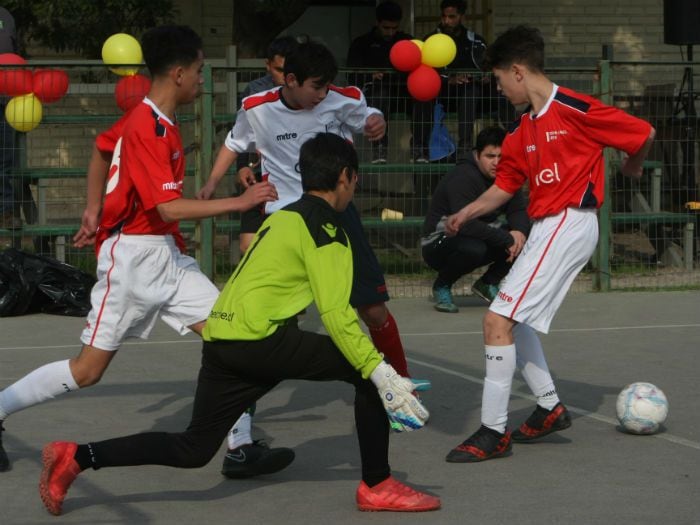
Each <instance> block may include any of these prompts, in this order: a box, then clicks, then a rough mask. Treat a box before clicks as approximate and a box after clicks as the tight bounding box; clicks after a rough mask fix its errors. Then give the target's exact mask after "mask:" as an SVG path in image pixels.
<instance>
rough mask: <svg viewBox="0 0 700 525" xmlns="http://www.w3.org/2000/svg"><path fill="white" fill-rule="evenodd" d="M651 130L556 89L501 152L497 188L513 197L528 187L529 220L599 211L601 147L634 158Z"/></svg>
mask: <svg viewBox="0 0 700 525" xmlns="http://www.w3.org/2000/svg"><path fill="white" fill-rule="evenodd" d="M650 132H651V125H650V124H649V123H648V122H646V121H644V120H641V119H638V118H636V117H633V116H632V115H629V114H628V113H625V112H624V111H622V110H620V109H617V108H614V107H611V106H606V105H605V104H603V103H601V102H600V101H598V100H596V99H594V98H592V97H589V96H587V95H581V94H579V93H576V92H575V91H572V90H570V89H567V88H563V87H559V86H557V85H555V86H554V90H553V91H552V95H551V97H550V98H549V100H548V101H547V103H546V104H545V106H544V108H542V111H541V112H540V113H539V114H538V115H532V114H531V113H530V112H526V113H525V114H524V115H523V116H522V117H521V118H520V122H519V123H518V125H517V127H516V128H515V129H514V130H512V131H511V132H509V133H508V135H507V136H506V139H505V140H504V141H503V146H502V148H501V155H502V156H501V160H500V162H499V163H498V168H497V170H496V182H495V184H496V185H497V186H498V187H499V188H501V189H502V190H504V191H506V192H508V193H515V192H516V191H517V190H518V189H519V188H520V187H521V186H522V185H523V184H524V183H525V181H526V180H527V181H529V183H530V204H529V206H528V209H527V211H528V214H529V215H530V217H531V218H533V219H540V218H542V217H546V216H548V215H556V214H557V213H559V212H561V211H562V210H564V209H565V208H568V207H573V208H600V206H601V205H602V204H603V195H604V188H605V184H604V182H605V181H604V177H605V166H604V162H603V148H605V147H606V146H610V147H613V148H616V149H619V150H622V151H624V152H626V153H627V154H629V155H633V154H634V153H636V152H637V151H638V150H639V149H640V148H641V147H642V146H643V145H644V143H645V142H646V140H647V138H648V137H649V133H650Z"/></svg>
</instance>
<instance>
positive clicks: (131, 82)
mask: <svg viewBox="0 0 700 525" xmlns="http://www.w3.org/2000/svg"><path fill="white" fill-rule="evenodd" d="M149 89H151V80H150V79H149V78H148V77H145V76H143V75H138V74H137V75H129V76H126V77H122V78H121V80H119V82H117V85H116V87H115V88H114V98H115V99H116V100H117V106H119V108H120V109H121V110H122V111H124V112H125V113H126V112H127V111H129V110H130V109H131V108H133V107H134V106H135V105H136V104H138V103H139V102H141V101H142V100H143V97H145V96H146V95H148V90H149Z"/></svg>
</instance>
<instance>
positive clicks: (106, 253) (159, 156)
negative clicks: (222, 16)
mask: <svg viewBox="0 0 700 525" xmlns="http://www.w3.org/2000/svg"><path fill="white" fill-rule="evenodd" d="M201 48H202V43H201V39H200V38H199V36H198V35H197V34H196V33H194V32H193V31H192V30H191V29H189V28H186V27H172V26H171V27H162V28H157V29H154V30H152V31H150V32H148V33H146V35H145V36H144V55H145V57H146V64H147V66H148V68H149V70H150V71H151V74H152V76H153V83H152V87H151V90H150V92H149V94H148V96H147V97H146V98H144V100H143V101H142V102H141V103H140V104H138V105H137V106H136V107H135V108H133V109H132V110H131V111H130V112H129V113H127V114H126V115H125V116H124V117H122V118H121V119H120V120H119V121H117V123H115V125H114V126H113V127H112V128H111V129H110V130H109V131H107V132H105V133H103V134H101V135H100V136H99V137H98V139H97V141H96V144H95V150H94V151H93V157H92V159H91V162H90V166H89V174H88V179H89V181H88V207H87V208H86V211H85V213H84V215H83V223H82V226H81V229H80V231H79V232H78V234H76V239H75V243H76V245H77V246H86V245H89V244H92V243H93V242H94V243H95V247H96V251H97V253H98V259H97V266H98V267H97V277H98V282H97V283H96V284H95V287H94V288H93V290H92V293H91V301H92V310H91V312H90V313H89V314H88V318H87V325H86V327H85V329H84V330H83V333H82V337H81V341H82V342H83V347H82V350H81V352H80V354H79V355H78V356H77V357H76V358H73V359H70V360H63V361H57V362H54V363H49V364H47V365H44V366H42V367H40V368H38V369H36V370H34V371H33V372H31V373H30V374H28V375H26V376H25V377H23V378H21V379H19V380H18V381H16V382H15V383H13V384H12V385H10V386H8V387H7V388H5V389H4V390H3V391H2V392H0V423H2V421H3V420H4V419H5V418H7V417H8V416H9V415H10V414H13V413H15V412H18V411H20V410H22V409H25V408H28V407H30V406H33V405H35V404H37V403H41V402H43V401H47V400H49V399H53V398H54V397H56V396H58V395H61V394H63V393H65V392H71V391H74V390H78V389H79V388H84V387H88V386H91V385H94V384H95V383H97V382H98V381H99V380H100V378H101V377H102V374H103V373H104V372H105V370H106V369H107V367H108V366H109V363H110V362H111V360H112V358H113V357H114V355H115V354H116V351H117V350H118V349H119V347H120V346H121V343H122V342H123V341H124V339H126V338H128V337H140V338H147V337H148V334H149V333H150V331H151V329H152V328H153V325H154V324H155V321H156V319H157V318H158V317H159V316H160V317H161V318H162V319H163V320H164V321H165V322H166V323H167V324H168V325H170V326H171V327H173V328H174V329H175V330H177V331H178V332H179V333H181V334H185V333H187V332H189V331H190V330H192V331H194V332H197V333H198V334H201V331H202V328H203V327H204V323H205V320H206V319H207V317H208V315H209V312H210V310H211V307H212V306H213V304H214V302H215V301H216V299H217V297H218V295H219V291H218V289H217V288H216V287H215V286H214V284H213V283H212V282H211V281H209V279H208V278H207V277H206V276H205V275H204V274H203V273H202V272H201V271H200V270H199V267H198V265H197V263H196V261H195V260H194V259H192V258H191V257H188V256H187V255H185V254H184V250H185V246H184V241H183V239H182V235H181V233H180V230H179V227H178V221H179V220H180V219H200V218H204V217H211V216H214V215H218V214H221V213H227V212H231V211H242V210H246V209H249V208H252V207H253V206H255V205H257V204H260V203H263V202H267V201H270V200H274V199H276V198H277V193H276V191H275V188H274V186H273V185H271V184H268V183H263V184H258V185H255V187H253V188H250V189H249V190H247V191H246V192H245V194H243V195H242V196H240V197H230V198H225V199H215V200H211V201H200V200H195V199H185V198H183V197H182V186H183V182H184V176H185V158H184V152H183V147H182V140H181V138H180V131H179V127H178V125H177V121H176V118H175V110H176V108H177V106H179V105H181V104H187V103H190V102H192V101H193V100H194V99H195V97H196V96H197V95H198V93H199V88H200V85H201V84H202V82H203V79H202V75H201V69H202V65H203V61H204V57H203V54H202V51H201ZM112 153H113V155H112ZM110 156H111V167H110V168H109V170H107V166H108V164H107V163H108V161H109V159H110ZM105 181H106V192H105V193H106V195H105V199H104V205H103V206H102V213H101V218H100V222H99V227H98V228H97V229H96V230H95V229H94V228H95V224H96V222H97V217H98V215H99V205H100V202H101V200H102V191H104V187H105ZM1 428H2V427H0V429H1ZM280 450H281V449H280ZM280 450H278V452H279V451H280ZM270 451H274V449H268V448H266V447H263V449H259V447H258V448H256V449H255V450H252V451H251V450H249V452H250V453H249V454H247V456H246V457H248V458H250V459H251V460H262V459H265V460H267V459H270ZM281 452H282V454H279V453H276V454H274V457H273V458H272V459H275V458H276V461H273V462H272V463H274V464H273V465H270V464H268V465H267V466H268V467H269V468H268V469H267V470H268V471H274V470H279V469H280V468H284V467H285V466H286V465H288V464H289V463H290V462H291V460H292V459H293V451H291V450H289V449H284V450H281ZM255 463H256V465H249V467H255V468H254V470H255V473H263V472H261V471H260V470H261V469H260V466H261V464H262V463H264V461H263V462H262V463H261V462H258V461H255ZM3 466H4V468H2V467H3ZM7 468H9V460H8V459H7V454H6V453H5V451H4V450H3V449H2V447H1V446H0V470H6V469H7ZM263 470H264V469H263Z"/></svg>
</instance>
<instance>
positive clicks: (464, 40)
mask: <svg viewBox="0 0 700 525" xmlns="http://www.w3.org/2000/svg"><path fill="white" fill-rule="evenodd" d="M456 31H457V32H456V34H454V35H452V34H450V35H449V36H450V37H452V40H454V42H455V45H456V46H457V55H456V56H455V58H454V60H453V61H452V62H450V63H449V64H448V65H447V69H477V70H481V64H482V63H483V61H484V53H485V52H486V40H484V37H483V36H481V35H479V34H477V33H475V32H474V31H470V30H469V29H467V28H466V27H464V26H462V25H460V26H459V27H458V28H457V30H456ZM437 33H445V31H443V29H442V26H438V27H437V29H435V31H433V32H432V33H430V34H428V35H426V36H425V39H424V40H427V39H428V38H429V37H431V36H433V35H435V34H437ZM446 34H448V33H446Z"/></svg>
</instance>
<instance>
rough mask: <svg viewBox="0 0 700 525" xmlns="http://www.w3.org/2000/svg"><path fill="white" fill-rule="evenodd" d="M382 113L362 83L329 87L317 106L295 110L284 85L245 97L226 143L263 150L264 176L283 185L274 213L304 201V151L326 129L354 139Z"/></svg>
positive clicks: (270, 206) (240, 150)
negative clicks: (301, 155) (301, 171)
mask: <svg viewBox="0 0 700 525" xmlns="http://www.w3.org/2000/svg"><path fill="white" fill-rule="evenodd" d="M375 113H377V114H379V115H381V114H382V113H381V111H379V110H378V109H375V108H370V107H368V106H367V101H366V100H365V97H364V95H363V94H362V91H361V90H360V89H359V88H356V87H353V86H351V87H345V88H339V87H336V86H333V85H331V86H329V89H328V95H327V96H326V98H325V99H324V100H323V101H322V102H321V103H320V104H318V105H316V106H315V107H314V108H313V109H291V108H290V107H289V106H287V104H286V103H285V102H284V100H283V99H282V97H281V88H275V89H272V90H270V91H266V92H263V93H256V94H254V95H251V96H249V97H246V98H244V99H243V103H242V105H241V108H240V109H239V110H238V115H237V116H236V123H235V125H234V126H233V129H232V130H231V132H230V133H229V134H228V136H227V137H226V142H225V146H226V147H227V148H228V149H229V150H231V151H234V152H236V153H243V152H245V151H256V150H257V151H258V153H259V154H260V159H261V164H260V165H261V170H262V176H263V180H269V181H270V182H271V183H273V184H274V185H275V187H276V188H277V194H278V196H279V199H277V200H276V201H274V202H268V203H267V204H266V205H265V213H267V214H270V213H272V212H274V211H277V210H279V209H280V208H283V207H284V206H286V205H287V204H289V203H291V202H294V201H296V200H298V199H299V198H300V197H301V194H302V188H301V175H300V174H299V169H298V166H297V164H298V163H299V150H300V149H301V145H302V144H303V143H304V142H306V141H307V140H308V139H310V138H312V137H314V136H316V134H317V133H320V132H329V133H335V134H337V135H340V136H341V137H343V138H345V139H347V140H349V141H351V142H352V135H353V133H361V132H362V131H363V129H364V127H365V121H366V120H367V117H368V116H370V115H372V114H375Z"/></svg>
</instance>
